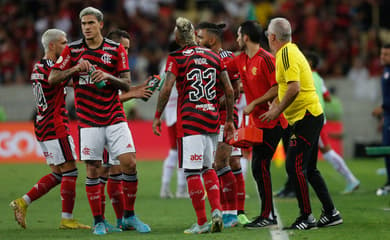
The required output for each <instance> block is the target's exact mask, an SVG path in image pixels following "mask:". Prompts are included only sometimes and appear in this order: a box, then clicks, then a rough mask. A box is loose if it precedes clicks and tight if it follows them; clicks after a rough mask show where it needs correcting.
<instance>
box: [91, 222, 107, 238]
mask: <svg viewBox="0 0 390 240" xmlns="http://www.w3.org/2000/svg"><path fill="white" fill-rule="evenodd" d="M93 234H95V235H104V234H107V229H106V225H105V224H104V222H98V223H97V224H95V226H94V227H93Z"/></svg>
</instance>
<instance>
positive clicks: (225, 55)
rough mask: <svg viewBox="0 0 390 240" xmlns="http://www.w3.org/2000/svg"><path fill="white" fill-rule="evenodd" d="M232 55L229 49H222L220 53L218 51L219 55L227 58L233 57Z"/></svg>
mask: <svg viewBox="0 0 390 240" xmlns="http://www.w3.org/2000/svg"><path fill="white" fill-rule="evenodd" d="M232 55H233V53H232V52H231V51H229V50H222V51H221V52H220V53H219V56H220V57H221V58H227V57H230V58H231V57H233V56H232Z"/></svg>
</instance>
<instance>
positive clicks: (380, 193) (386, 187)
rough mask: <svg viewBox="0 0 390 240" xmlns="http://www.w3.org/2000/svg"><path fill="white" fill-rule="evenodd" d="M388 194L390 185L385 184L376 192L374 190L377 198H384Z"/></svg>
mask: <svg viewBox="0 0 390 240" xmlns="http://www.w3.org/2000/svg"><path fill="white" fill-rule="evenodd" d="M389 192H390V184H386V185H384V186H383V187H381V188H378V190H376V195H377V196H385V195H387V194H388V193H389Z"/></svg>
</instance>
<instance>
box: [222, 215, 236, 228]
mask: <svg viewBox="0 0 390 240" xmlns="http://www.w3.org/2000/svg"><path fill="white" fill-rule="evenodd" d="M222 221H223V227H224V228H231V227H235V226H237V225H238V219H237V215H236V214H222Z"/></svg>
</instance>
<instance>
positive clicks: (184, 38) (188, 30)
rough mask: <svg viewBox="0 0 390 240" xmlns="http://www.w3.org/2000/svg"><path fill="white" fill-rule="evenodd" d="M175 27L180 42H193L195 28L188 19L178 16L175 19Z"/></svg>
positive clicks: (187, 43) (188, 43) (186, 43)
mask: <svg viewBox="0 0 390 240" xmlns="http://www.w3.org/2000/svg"><path fill="white" fill-rule="evenodd" d="M176 29H177V32H178V37H179V39H180V41H181V42H182V43H184V44H185V45H190V44H195V28H194V25H192V23H191V21H190V20H188V19H187V18H183V17H178V18H177V19H176Z"/></svg>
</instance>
